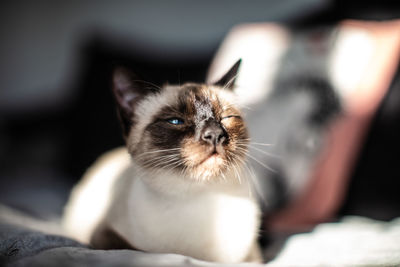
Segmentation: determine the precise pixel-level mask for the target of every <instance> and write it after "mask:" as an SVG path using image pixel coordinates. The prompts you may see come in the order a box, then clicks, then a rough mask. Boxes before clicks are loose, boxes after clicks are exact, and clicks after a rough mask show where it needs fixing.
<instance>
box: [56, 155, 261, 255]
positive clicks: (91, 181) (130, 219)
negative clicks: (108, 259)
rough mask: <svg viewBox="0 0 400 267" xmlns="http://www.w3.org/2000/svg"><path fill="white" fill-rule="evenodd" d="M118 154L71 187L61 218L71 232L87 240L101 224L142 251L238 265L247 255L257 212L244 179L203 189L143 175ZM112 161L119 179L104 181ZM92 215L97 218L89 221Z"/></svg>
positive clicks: (178, 180)
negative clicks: (70, 195)
mask: <svg viewBox="0 0 400 267" xmlns="http://www.w3.org/2000/svg"><path fill="white" fill-rule="evenodd" d="M121 153H126V151H123V150H121V151H119V152H118V153H116V154H115V155H111V156H109V157H108V158H107V159H106V160H103V161H101V162H99V163H97V164H98V166H96V165H97V164H96V165H95V166H94V168H92V170H91V171H90V172H89V173H88V175H87V176H86V177H85V179H84V181H83V182H82V183H81V184H80V185H78V186H77V188H76V189H75V193H74V194H73V196H72V199H71V200H70V203H69V205H68V208H67V212H66V217H65V218H64V221H65V222H67V228H69V229H70V232H71V233H77V232H78V233H79V235H80V237H81V238H82V236H85V237H87V238H86V240H89V239H90V236H91V235H92V234H93V232H94V229H95V228H96V227H95V226H96V225H99V224H105V225H107V226H108V227H111V228H112V229H113V230H114V231H115V232H117V233H119V234H120V235H121V236H122V237H123V238H124V239H125V240H126V241H128V242H129V243H130V244H131V245H133V247H135V248H138V249H141V250H144V251H149V252H165V253H178V254H183V255H188V256H192V257H195V258H198V259H203V260H209V261H217V262H240V261H243V260H245V259H246V258H247V257H248V256H249V253H250V250H252V249H254V248H255V244H256V243H255V242H256V239H257V232H258V227H259V210H258V206H257V204H256V202H255V201H254V200H253V198H252V197H251V194H250V190H249V185H248V183H247V182H246V180H245V179H243V178H244V177H242V182H241V183H239V182H237V179H233V178H231V179H229V177H226V178H228V179H227V181H220V182H218V183H209V184H203V185H202V184H199V183H198V182H194V181H192V182H188V181H185V180H183V179H182V177H176V176H171V175H163V176H159V177H146V176H145V177H143V175H140V174H139V173H138V172H137V171H136V169H135V167H134V166H132V165H129V163H128V160H124V161H121V156H119V157H116V155H120V154H121ZM115 159H118V161H119V162H124V164H119V165H118V166H120V168H121V169H120V170H119V171H117V172H115V173H119V175H117V176H116V177H113V178H112V179H111V178H109V177H103V175H102V174H107V172H105V171H104V169H105V168H106V167H105V166H113V162H115ZM107 168H108V167H107ZM107 168H106V169H107ZM113 170H114V169H113ZM114 171H115V170H114ZM235 180H236V182H232V181H235ZM105 181H110V182H111V183H112V184H113V185H112V186H111V184H110V183H109V186H108V188H109V190H110V188H113V192H112V193H111V192H103V191H104V190H99V188H104V186H102V184H104V182H105ZM96 188H97V189H96ZM88 192H92V194H90V195H89V194H88ZM93 192H98V194H96V193H93ZM105 195H107V196H108V198H107V201H106V202H107V203H103V202H104V199H105V198H104V196H105ZM88 201H89V202H90V203H92V204H91V205H89V206H90V207H89V206H88V204H87V202H88ZM85 203H86V204H85ZM99 203H103V204H104V205H103V204H101V207H99V205H97V204H99ZM85 207H86V208H85ZM83 209H85V210H83ZM96 209H99V212H96V211H95V210H96ZM100 211H101V212H100ZM93 212H95V214H97V213H98V215H96V216H94V217H93V216H91V217H90V220H88V218H87V215H88V214H93ZM85 224H88V225H87V226H85ZM77 229H81V231H77ZM86 240H83V241H86Z"/></svg>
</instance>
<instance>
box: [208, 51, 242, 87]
mask: <svg viewBox="0 0 400 267" xmlns="http://www.w3.org/2000/svg"><path fill="white" fill-rule="evenodd" d="M241 62H242V59H239V60H238V61H236V63H235V64H234V65H233V66H232V67H231V68H230V69H229V70H228V72H227V73H225V75H224V76H222V78H221V79H219V80H218V81H217V82H215V83H214V85H217V86H221V87H223V88H227V89H229V90H232V89H233V88H234V85H235V81H236V76H237V73H238V70H239V67H240V63H241Z"/></svg>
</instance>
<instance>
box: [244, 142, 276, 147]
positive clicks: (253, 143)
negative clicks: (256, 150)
mask: <svg viewBox="0 0 400 267" xmlns="http://www.w3.org/2000/svg"><path fill="white" fill-rule="evenodd" d="M249 144H251V145H259V146H273V144H266V143H257V142H250V143H249Z"/></svg>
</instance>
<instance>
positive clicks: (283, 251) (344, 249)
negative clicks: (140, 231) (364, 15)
mask: <svg viewBox="0 0 400 267" xmlns="http://www.w3.org/2000/svg"><path fill="white" fill-rule="evenodd" d="M279 244H281V245H279ZM264 254H265V255H269V258H270V260H269V262H268V263H266V264H265V265H262V264H251V263H244V264H241V265H240V266H252V267H257V266H282V267H286V266H400V218H398V219H395V220H392V221H390V222H383V221H376V220H371V219H367V218H363V217H345V218H343V219H342V220H341V221H340V222H335V223H324V224H320V225H319V226H317V227H316V228H315V229H314V230H313V231H311V232H309V233H303V234H294V235H292V236H290V237H289V238H288V239H286V237H280V238H276V240H275V242H274V243H273V244H271V245H270V246H268V247H267V248H266V249H265V250H264ZM272 257H273V259H272ZM0 266H29V267H30V266H96V267H97V266H99V267H101V266H157V267H158V266H160V267H161V266H232V265H229V264H216V263H210V262H204V261H199V260H196V259H193V258H190V257H186V256H182V255H175V254H154V253H146V252H140V251H133V250H95V249H92V248H90V247H88V246H85V245H83V244H80V243H78V242H76V241H74V240H71V239H69V238H67V237H64V236H62V230H61V229H60V228H59V227H58V224H57V222H56V221H43V220H37V219H33V218H31V217H29V216H27V215H25V214H22V213H19V212H17V211H15V210H13V209H10V208H8V207H5V206H2V205H0Z"/></svg>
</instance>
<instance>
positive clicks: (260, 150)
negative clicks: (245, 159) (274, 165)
mask: <svg viewBox="0 0 400 267" xmlns="http://www.w3.org/2000/svg"><path fill="white" fill-rule="evenodd" d="M251 148H252V149H255V150H257V151H258V152H260V153H262V154H264V155H267V156H270V157H273V158H277V159H281V157H280V156H278V155H274V154H271V153H268V152H266V151H264V150H262V149H259V148H257V147H254V146H252V147H251Z"/></svg>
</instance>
